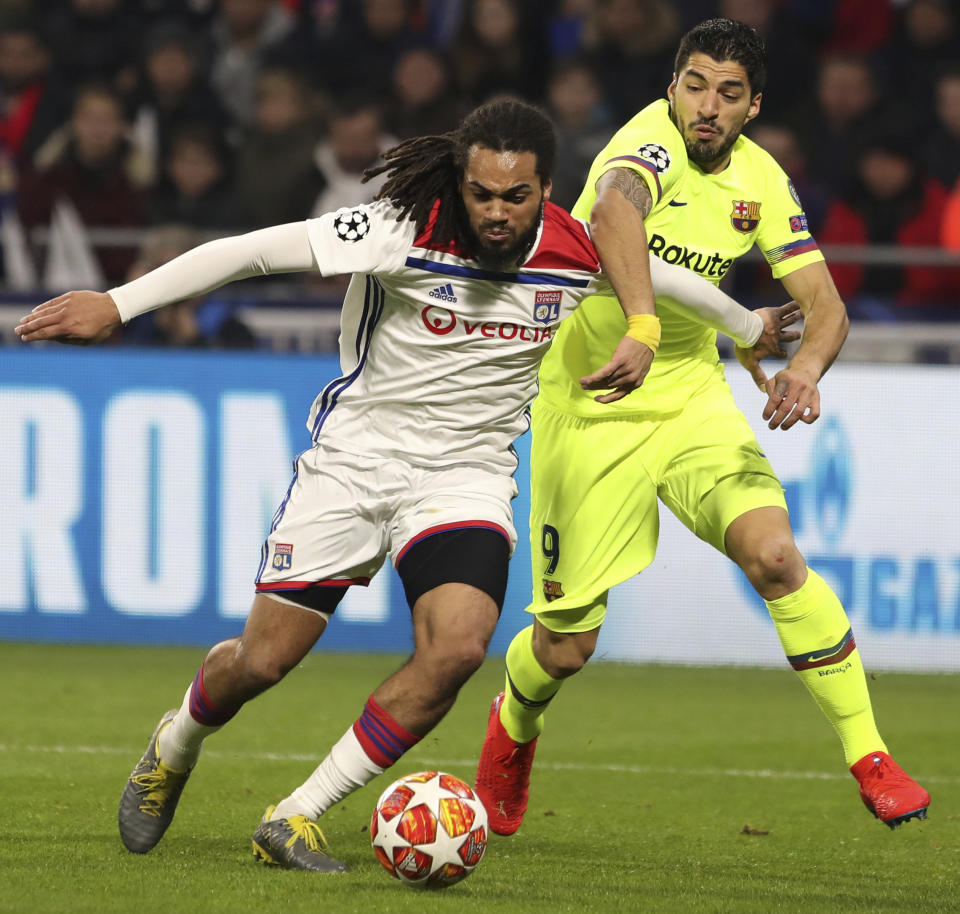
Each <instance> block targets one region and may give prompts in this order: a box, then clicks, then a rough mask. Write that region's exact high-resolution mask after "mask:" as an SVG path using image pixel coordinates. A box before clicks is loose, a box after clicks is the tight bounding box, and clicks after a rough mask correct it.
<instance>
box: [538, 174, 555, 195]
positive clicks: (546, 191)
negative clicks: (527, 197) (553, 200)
mask: <svg viewBox="0 0 960 914" xmlns="http://www.w3.org/2000/svg"><path fill="white" fill-rule="evenodd" d="M540 189H541V190H542V191H543V199H544V200H549V199H550V191H551V190H553V181H551V180H550V179H549V178H547V180H546V181H543V180H541V182H540Z"/></svg>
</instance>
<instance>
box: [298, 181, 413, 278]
mask: <svg viewBox="0 0 960 914" xmlns="http://www.w3.org/2000/svg"><path fill="white" fill-rule="evenodd" d="M307 234H308V237H309V239H310V247H311V249H312V250H313V256H314V258H315V259H316V262H317V268H318V269H319V271H320V273H321V275H323V276H336V275H338V274H341V273H383V272H389V271H390V270H392V269H395V268H396V267H398V266H401V265H402V264H403V262H404V260H405V259H406V253H407V251H408V249H409V248H410V245H411V243H412V242H413V236H414V225H413V223H412V222H411V221H410V220H408V219H404V220H403V221H401V222H397V209H396V208H395V207H394V206H393V205H392V204H390V203H389V202H387V201H385V200H378V201H376V202H374V203H367V204H362V205H358V206H350V207H342V208H341V209H338V210H336V211H334V212H330V213H324V214H323V215H322V216H318V217H317V218H316V219H308V220H307Z"/></svg>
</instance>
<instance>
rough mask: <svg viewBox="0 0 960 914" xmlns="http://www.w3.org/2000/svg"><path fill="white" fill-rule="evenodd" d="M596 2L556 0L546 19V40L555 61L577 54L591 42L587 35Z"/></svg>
mask: <svg viewBox="0 0 960 914" xmlns="http://www.w3.org/2000/svg"><path fill="white" fill-rule="evenodd" d="M595 3H596V0H557V2H555V3H553V4H552V6H553V10H552V11H551V13H550V14H549V15H548V18H547V40H548V42H549V44H550V54H551V56H552V57H553V59H555V60H564V59H566V58H568V57H574V56H575V55H577V54H579V53H580V52H581V51H582V50H583V49H584V48H585V47H587V45H588V44H590V42H591V36H590V34H589V32H590V28H591V23H592V21H593V20H592V17H593V9H594V6H595Z"/></svg>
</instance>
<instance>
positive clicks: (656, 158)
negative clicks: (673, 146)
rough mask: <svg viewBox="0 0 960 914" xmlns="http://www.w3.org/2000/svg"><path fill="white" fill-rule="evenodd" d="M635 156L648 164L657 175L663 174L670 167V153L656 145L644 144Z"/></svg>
mask: <svg viewBox="0 0 960 914" xmlns="http://www.w3.org/2000/svg"><path fill="white" fill-rule="evenodd" d="M637 155H638V156H640V158H641V159H643V160H644V161H645V162H649V163H650V164H651V165H652V166H653V167H654V168H655V169H656V170H657V174H663V173H664V172H665V171H666V170H667V169H668V168H669V167H670V153H669V152H667V150H666V149H664V148H663V146H660V145H658V144H657V143H644V144H643V145H642V146H641V147H640V148H639V149H638V150H637Z"/></svg>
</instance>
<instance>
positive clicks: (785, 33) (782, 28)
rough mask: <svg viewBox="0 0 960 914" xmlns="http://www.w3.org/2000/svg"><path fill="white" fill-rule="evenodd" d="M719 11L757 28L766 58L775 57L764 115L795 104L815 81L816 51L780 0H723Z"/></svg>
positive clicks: (778, 114)
mask: <svg viewBox="0 0 960 914" xmlns="http://www.w3.org/2000/svg"><path fill="white" fill-rule="evenodd" d="M717 12H718V14H719V15H720V16H724V17H726V18H727V19H736V20H738V21H739V22H744V23H746V24H747V25H749V26H750V27H751V28H753V29H756V31H757V32H758V34H759V35H760V36H761V37H762V38H763V41H764V44H765V45H766V51H767V60H770V61H775V64H774V65H773V66H768V67H767V85H766V88H765V89H764V91H763V114H764V119H766V118H767V117H770V116H772V117H774V118H777V117H781V116H783V115H784V114H785V113H787V112H789V111H792V110H793V109H794V108H796V106H797V105H798V104H799V103H800V102H801V101H802V99H803V97H804V95H805V93H807V92H809V89H810V86H811V85H812V84H813V80H814V72H815V60H816V54H815V50H814V48H813V47H811V46H810V45H808V44H807V43H806V42H805V41H804V40H803V33H802V32H800V31H799V30H798V29H797V28H796V26H795V25H794V23H793V22H792V21H791V20H790V19H789V18H788V17H787V15H786V14H785V13H784V12H783V7H782V4H781V2H780V0H720V2H719V3H718V4H717ZM787 174H790V172H789V171H788V172H787Z"/></svg>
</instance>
